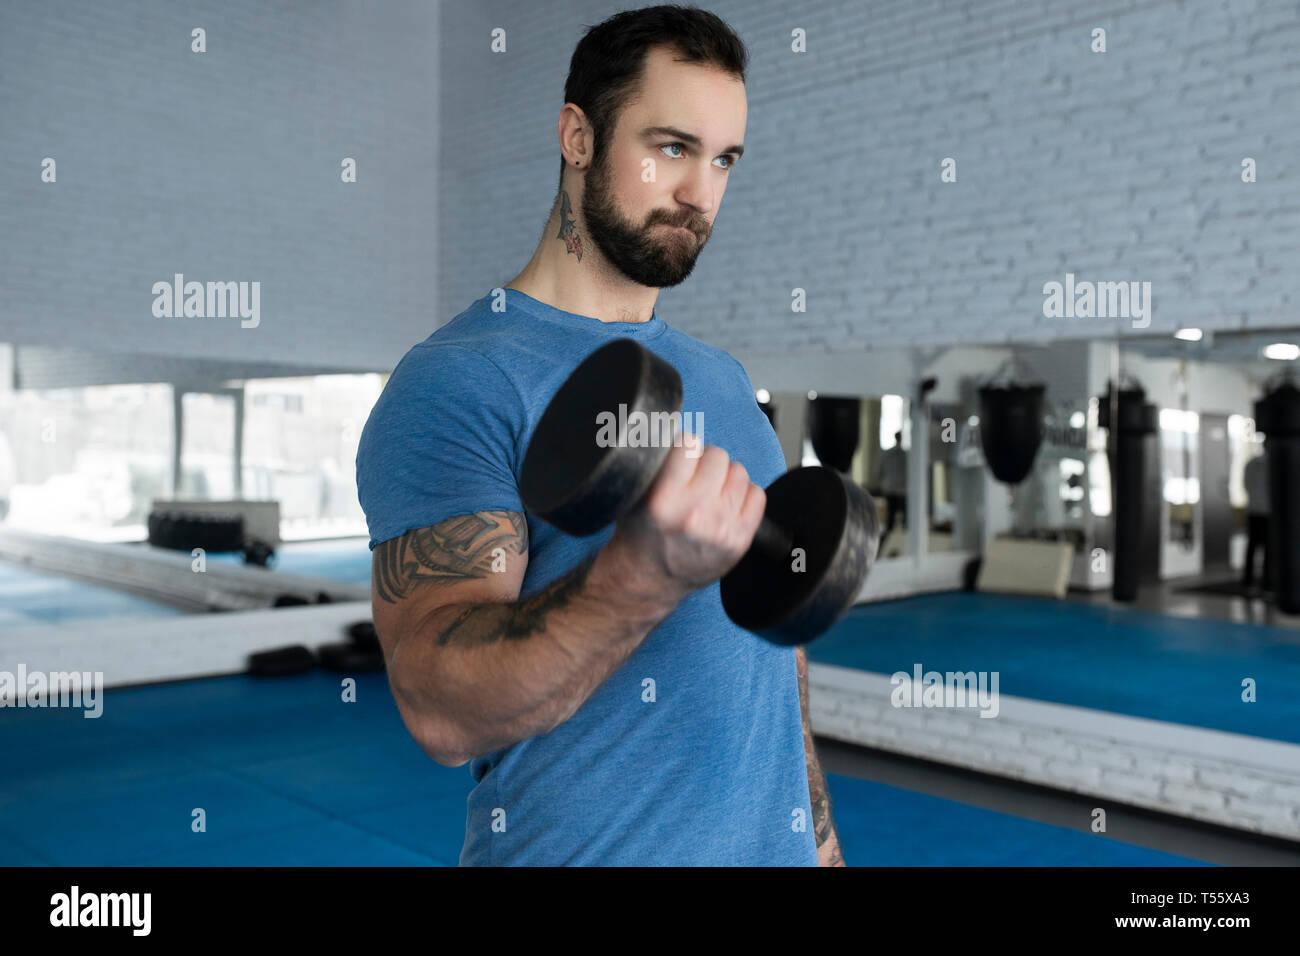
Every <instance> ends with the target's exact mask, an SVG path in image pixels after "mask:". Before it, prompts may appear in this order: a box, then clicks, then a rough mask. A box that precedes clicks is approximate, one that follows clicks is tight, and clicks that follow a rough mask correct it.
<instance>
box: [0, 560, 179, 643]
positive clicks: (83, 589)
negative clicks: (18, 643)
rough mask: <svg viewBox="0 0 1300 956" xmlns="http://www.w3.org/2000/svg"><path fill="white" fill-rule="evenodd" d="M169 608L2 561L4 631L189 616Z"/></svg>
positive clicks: (0, 615) (0, 621)
mask: <svg viewBox="0 0 1300 956" xmlns="http://www.w3.org/2000/svg"><path fill="white" fill-rule="evenodd" d="M185 613H186V612H185V611H182V610H179V609H177V608H174V607H168V606H167V605H165V604H155V603H154V602H153V601H149V600H146V599H144V598H140V597H135V596H134V595H131V594H127V593H125V592H123V591H115V590H113V589H112V588H103V587H98V586H96V585H94V584H86V583H85V582H83V581H77V580H73V579H72V578H62V577H59V576H58V575H55V574H46V573H44V572H42V571H32V570H29V569H27V568H23V567H19V566H18V565H16V564H10V563H9V562H8V561H0V631H4V630H5V629H7V628H11V627H28V626H30V625H33V624H68V623H71V622H75V621H84V620H88V619H91V618H93V619H96V620H98V619H101V618H115V617H165V616H167V615H175V614H185Z"/></svg>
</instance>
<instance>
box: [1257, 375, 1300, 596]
mask: <svg viewBox="0 0 1300 956" xmlns="http://www.w3.org/2000/svg"><path fill="white" fill-rule="evenodd" d="M1255 427H1256V428H1258V429H1259V430H1260V431H1262V432H1263V433H1264V454H1266V455H1268V501H1269V507H1270V511H1271V514H1270V515H1269V522H1268V525H1269V528H1268V548H1269V552H1268V564H1269V573H1270V574H1271V575H1272V577H1273V597H1274V601H1275V602H1276V604H1277V608H1278V610H1279V611H1282V612H1284V613H1286V614H1300V389H1297V388H1296V387H1295V386H1294V385H1292V384H1291V383H1290V382H1286V383H1284V384H1282V385H1279V386H1277V387H1276V388H1274V389H1273V390H1272V391H1271V392H1269V393H1268V394H1267V395H1265V396H1264V397H1263V398H1261V399H1260V400H1259V401H1258V402H1256V403H1255Z"/></svg>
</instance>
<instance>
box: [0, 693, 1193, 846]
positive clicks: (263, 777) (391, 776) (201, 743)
mask: <svg viewBox="0 0 1300 956" xmlns="http://www.w3.org/2000/svg"><path fill="white" fill-rule="evenodd" d="M0 754H4V773H3V774H2V775H0V865H62V866H95V865H145V866H149V865H179V866H188V865H203V866H262V865H270V866H274V865H322V866H327V865H338V866H349V865H431V866H439V865H452V866H454V865H455V864H456V862H457V860H458V859H459V854H460V847H461V842H462V838H463V836H464V826H465V798H466V796H467V794H468V793H469V790H470V786H471V778H470V774H469V768H468V766H465V767H458V768H455V769H451V768H447V767H442V766H440V765H438V764H436V763H434V762H433V761H432V760H430V759H429V758H428V757H427V756H426V755H425V754H424V753H423V751H421V750H420V748H419V747H418V746H417V745H416V744H415V743H414V741H412V740H411V738H410V736H409V735H408V734H407V732H406V729H405V726H404V725H403V723H402V720H401V716H400V714H399V713H398V711H397V707H396V705H395V704H394V703H393V698H392V694H391V692H390V691H389V688H388V682H387V679H386V678H385V676H384V675H383V674H368V675H362V676H360V677H359V678H358V679H357V701H356V703H343V702H342V701H341V700H340V693H339V679H338V677H337V675H334V674H327V673H325V672H322V671H316V672H313V673H311V674H307V675H302V676H298V677H287V678H263V679H256V678H252V677H247V676H237V677H222V678H213V679H207V680H197V681H185V682H176V683H170V684H157V685H151V686H148V687H135V688H126V689H121V690H113V691H108V692H107V693H106V695H105V699H104V712H103V716H101V717H100V718H98V719H86V718H85V717H83V716H82V713H81V711H77V710H71V709H31V710H27V709H22V710H18V709H11V708H4V709H0ZM828 782H829V786H830V790H831V798H832V800H833V801H834V806H835V819H836V825H837V827H838V829H839V833H840V839H841V843H842V846H843V848H844V852H845V857H846V859H847V860H848V862H849V863H850V864H852V865H860V866H862V865H944V866H966V865H981V866H983V865H1021V866H1050V865H1081V866H1165V865H1178V864H1189V865H1196V864H1197V862H1198V861H1193V860H1186V859H1184V858H1181V857H1176V856H1170V855H1168V854H1164V853H1159V852H1156V851H1152V850H1147V849H1143V848H1141V847H1136V846H1131V845H1127V844H1123V843H1118V842H1116V841H1114V840H1111V839H1108V838H1106V837H1104V836H1099V835H1094V834H1088V833H1081V832H1076V831H1074V830H1068V829H1063V828H1061V827H1056V826H1050V825H1047V824H1042V823H1036V822H1033V821H1028V820H1022V819H1019V818H1017V817H1014V816H1011V815H1008V814H1003V813H996V812H993V811H989V810H984V809H980V808H976V807H970V806H966V805H963V804H960V803H955V802H953V801H950V800H945V799H940V798H936V797H930V796H925V795H922V794H918V793H913V792H910V791H907V790H902V789H899V788H896V787H890V786H885V785H883V784H876V783H871V782H869V781H864V780H857V779H854V778H850V777H843V776H839V775H836V774H830V775H828ZM195 808H202V810H203V811H204V812H205V814H206V826H207V829H206V832H202V833H195V832H192V830H191V821H192V817H191V814H192V812H193V810H194V809H195Z"/></svg>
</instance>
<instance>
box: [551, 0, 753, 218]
mask: <svg viewBox="0 0 1300 956" xmlns="http://www.w3.org/2000/svg"><path fill="white" fill-rule="evenodd" d="M657 46H668V47H670V48H671V49H672V51H673V54H674V56H675V58H676V59H677V60H679V61H681V62H684V63H701V64H708V65H710V66H714V67H717V68H718V69H720V70H724V71H726V72H727V73H730V74H731V75H732V76H735V77H736V78H737V79H739V80H740V81H741V82H742V83H743V82H745V68H746V66H748V63H749V54H748V53H747V52H746V50H745V44H744V43H743V42H742V41H741V39H740V37H738V36H737V35H736V33H735V32H734V31H733V30H732V29H731V27H729V26H727V24H726V23H724V22H723V21H722V19H721V18H719V17H718V16H716V15H715V14H712V13H710V12H708V11H707V10H701V9H699V8H698V7H683V6H678V5H676V4H670V5H663V6H657V7H643V8H642V9H640V10H626V11H624V12H623V13H617V14H615V15H614V16H612V17H610V18H609V19H608V20H605V21H604V22H602V23H598V24H597V25H596V26H594V27H590V28H589V29H588V30H587V32H586V33H585V34H583V37H582V39H581V40H579V41H578V45H577V47H575V48H574V51H573V58H572V59H571V60H570V61H569V77H568V79H567V80H565V82H564V102H566V103H576V104H577V105H578V106H580V107H582V111H583V112H584V113H586V114H587V119H588V120H589V121H590V122H591V128H592V140H593V142H592V157H591V165H592V166H599V165H600V162H601V160H602V159H603V157H604V153H605V149H606V148H607V147H608V145H609V137H610V134H612V133H613V131H614V124H615V122H616V121H617V119H618V114H619V111H620V110H622V109H623V107H624V106H626V105H627V103H628V102H629V101H630V100H632V99H633V98H634V97H635V96H636V95H637V93H638V92H640V84H641V80H642V78H643V76H644V74H645V56H646V52H647V51H648V50H649V49H650V48H651V47H657ZM563 183H564V157H563V156H561V157H560V185H563ZM559 189H560V186H556V192H559Z"/></svg>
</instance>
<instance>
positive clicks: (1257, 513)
mask: <svg viewBox="0 0 1300 956" xmlns="http://www.w3.org/2000/svg"><path fill="white" fill-rule="evenodd" d="M1242 481H1243V483H1244V484H1245V486H1246V499H1247V501H1246V570H1245V574H1244V575H1243V577H1242V580H1241V585H1242V587H1243V588H1244V589H1245V590H1247V591H1249V590H1250V589H1251V588H1253V587H1254V585H1255V552H1256V550H1260V551H1263V552H1264V568H1263V571H1262V573H1261V575H1260V582H1261V584H1262V586H1263V588H1264V590H1266V591H1267V590H1270V578H1269V567H1268V552H1269V547H1268V515H1269V502H1268V458H1267V457H1265V454H1264V451H1263V450H1262V449H1261V450H1260V453H1259V454H1258V455H1256V456H1255V457H1254V458H1252V459H1251V460H1250V461H1248V462H1246V468H1245V473H1244V474H1243V475H1242Z"/></svg>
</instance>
